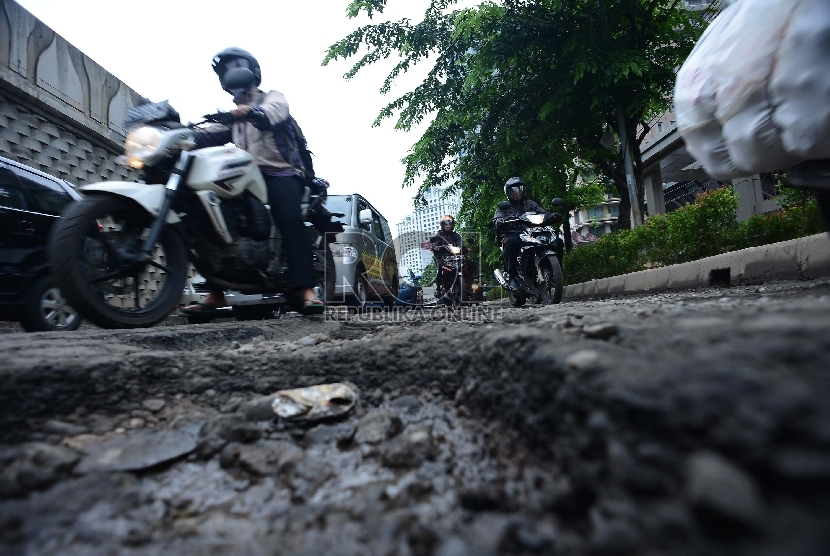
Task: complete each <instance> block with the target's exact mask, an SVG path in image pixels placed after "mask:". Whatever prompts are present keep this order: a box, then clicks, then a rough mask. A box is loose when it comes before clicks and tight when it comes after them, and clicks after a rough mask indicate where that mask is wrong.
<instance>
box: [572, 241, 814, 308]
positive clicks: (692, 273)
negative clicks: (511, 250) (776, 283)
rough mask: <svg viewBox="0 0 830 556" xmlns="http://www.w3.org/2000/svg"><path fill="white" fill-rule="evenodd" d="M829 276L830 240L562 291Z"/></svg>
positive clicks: (614, 291)
mask: <svg viewBox="0 0 830 556" xmlns="http://www.w3.org/2000/svg"><path fill="white" fill-rule="evenodd" d="M824 276H830V235H828V234H817V235H813V236H807V237H802V238H799V239H793V240H790V241H782V242H780V243H771V244H769V245H761V246H759V247H749V248H748V249H741V250H740V251H732V252H730V253H723V254H721V255H716V256H714V257H707V258H705V259H700V260H697V261H691V262H688V263H683V264H677V265H672V266H665V267H660V268H653V269H651V270H642V271H640V272H632V273H631V274H623V275H620V276H611V277H609V278H602V279H599V280H591V281H590V282H582V283H580V284H573V285H570V286H566V287H565V292H564V295H563V298H564V299H580V298H590V297H605V296H607V295H621V294H634V293H644V292H651V291H660V290H687V289H693V288H700V287H708V286H716V285H724V286H725V285H730V286H737V285H745V284H761V283H763V282H768V281H771V280H811V279H815V278H822V277H824Z"/></svg>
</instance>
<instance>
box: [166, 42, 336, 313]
mask: <svg viewBox="0 0 830 556" xmlns="http://www.w3.org/2000/svg"><path fill="white" fill-rule="evenodd" d="M213 71H214V72H215V73H216V75H217V76H218V77H219V83H220V84H221V85H222V89H224V90H225V91H227V92H228V93H230V94H231V95H232V96H233V102H234V103H235V104H236V108H235V109H234V110H232V111H231V112H230V114H231V115H232V116H233V117H234V118H235V120H236V121H235V122H234V123H233V125H232V126H230V127H229V126H226V125H223V124H218V123H210V124H206V125H203V126H198V127H196V128H194V130H193V131H194V132H195V133H196V144H197V148H204V147H211V146H220V145H225V144H227V143H229V142H232V143H233V144H234V145H236V146H237V147H239V148H240V149H244V150H246V151H248V152H249V153H250V154H252V155H253V156H254V159H255V160H256V162H257V164H258V165H259V168H260V170H261V171H262V175H263V178H264V179H265V184H266V186H267V188H268V198H269V199H270V200H271V201H270V203H269V205H270V207H271V213H272V214H273V217H274V222H275V223H276V225H277V226H278V227H279V229H280V231H281V232H282V236H283V244H284V246H285V247H284V248H285V252H286V255H287V256H288V262H289V266H290V279H291V283H292V285H293V287H294V288H295V289H297V290H298V291H299V292H300V293H301V295H302V296H303V301H304V305H303V309H304V310H303V312H304V313H306V314H319V313H322V312H323V310H324V308H325V304H324V303H323V301H321V300H320V299H319V298H318V297H317V295H316V293H315V292H314V289H313V286H314V282H315V280H314V267H313V255H312V249H311V243H310V241H309V238H308V236H307V234H306V231H305V224H304V222H303V217H302V213H301V209H300V203H301V199H302V194H303V188H304V186H305V184H304V180H305V177H306V175H307V169H306V168H305V166H304V165H303V162H302V159H301V157H300V152H299V144H298V137H297V134H296V132H295V130H294V128H293V127H292V126H291V125H290V113H289V111H288V102H287V101H286V99H285V96H283V94H282V93H280V92H278V91H268V92H267V93H266V92H263V91H261V90H260V89H259V88H258V86H259V84H260V82H261V80H262V79H261V78H262V75H261V70H260V67H259V62H257V60H256V58H254V57H253V56H252V55H251V54H250V53H249V52H246V51H245V50H242V49H241V48H236V47H231V48H226V49H225V50H222V51H221V52H219V53H218V54H216V56H214V57H213ZM308 170H310V169H308ZM209 287H210V293H208V295H207V296H206V297H205V299H204V300H203V301H201V302H199V303H196V304H193V305H190V306H188V307H185V308H184V309H183V310H182V311H183V312H184V313H185V314H195V313H199V314H204V313H207V312H211V311H216V310H217V309H218V308H221V307H226V306H227V301H226V300H225V294H224V292H223V291H222V290H221V289H220V288H216V287H214V286H209Z"/></svg>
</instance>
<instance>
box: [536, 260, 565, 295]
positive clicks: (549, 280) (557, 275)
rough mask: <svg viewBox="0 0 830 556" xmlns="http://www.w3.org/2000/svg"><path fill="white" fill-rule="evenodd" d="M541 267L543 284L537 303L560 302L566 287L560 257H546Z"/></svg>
mask: <svg viewBox="0 0 830 556" xmlns="http://www.w3.org/2000/svg"><path fill="white" fill-rule="evenodd" d="M540 267H541V270H542V286H541V295H539V296H538V299H537V303H544V304H545V305H550V304H556V303H560V302H561V301H562V292H563V291H564V289H565V287H564V279H563V277H562V267H561V266H559V259H557V258H556V257H554V256H548V257H545V259H544V260H543V261H542V263H541V265H540Z"/></svg>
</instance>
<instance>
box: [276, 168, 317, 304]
mask: <svg viewBox="0 0 830 556" xmlns="http://www.w3.org/2000/svg"><path fill="white" fill-rule="evenodd" d="M263 177H264V178H265V185H267V186H268V202H269V204H270V205H271V214H273V216H274V222H275V223H276V224H277V227H278V228H279V229H280V232H282V248H283V251H284V252H285V254H286V255H287V256H288V265H289V267H290V271H289V272H290V277H291V285H293V286H294V287H295V288H296V289H298V290H304V289H306V288H313V287H314V257H313V256H312V254H311V241H310V240H309V238H308V232H306V227H305V222H303V215H302V213H301V212H300V202H301V201H302V196H303V187H304V186H303V182H302V181H301V179H300V178H295V177H276V176H267V175H266V176H263Z"/></svg>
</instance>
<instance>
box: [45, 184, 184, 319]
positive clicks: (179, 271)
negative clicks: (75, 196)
mask: <svg viewBox="0 0 830 556" xmlns="http://www.w3.org/2000/svg"><path fill="white" fill-rule="evenodd" d="M151 222H152V217H151V215H150V214H149V213H148V212H147V211H145V210H144V209H143V208H142V207H141V206H139V205H138V204H137V203H135V202H133V201H131V200H129V199H124V198H119V197H111V196H95V197H90V198H87V199H85V200H83V201H80V202H78V203H75V204H73V205H71V206H70V207H69V209H68V210H67V211H66V213H65V214H64V215H63V218H61V219H60V220H59V221H58V222H57V223H56V225H55V226H54V228H53V230H52V237H51V241H50V258H51V262H52V268H53V272H54V273H55V277H56V281H57V283H58V286H59V288H60V290H61V292H63V294H64V296H65V297H66V299H67V300H68V301H69V303H70V304H71V305H72V307H74V308H75V309H77V310H78V312H80V313H81V314H82V315H83V316H84V317H86V318H87V319H89V321H90V322H92V323H94V324H97V325H98V326H100V327H102V328H142V327H150V326H153V325H154V324H156V323H158V322H160V321H162V320H164V319H165V318H166V317H167V316H168V315H170V313H171V312H172V311H173V310H174V309H175V308H176V305H177V304H178V301H179V299H180V298H181V295H182V291H183V290H184V284H185V280H186V279H187V261H188V259H187V250H186V248H185V246H184V242H183V241H182V239H181V237H180V236H179V235H178V234H177V233H176V232H175V231H173V230H171V229H170V228H165V229H164V230H162V233H161V237H159V240H158V243H157V244H156V246H155V249H154V257H153V259H152V260H151V261H149V262H147V263H145V264H144V265H137V266H136V267H135V268H131V269H129V270H124V271H123V272H120V271H119V269H123V268H124V267H125V264H124V262H123V261H126V260H128V259H129V258H130V257H134V256H135V255H136V254H137V253H138V251H140V249H141V245H142V243H143V241H144V238H145V237H146V234H147V231H148V229H149V226H150V223H151ZM148 298H149V300H148Z"/></svg>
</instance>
